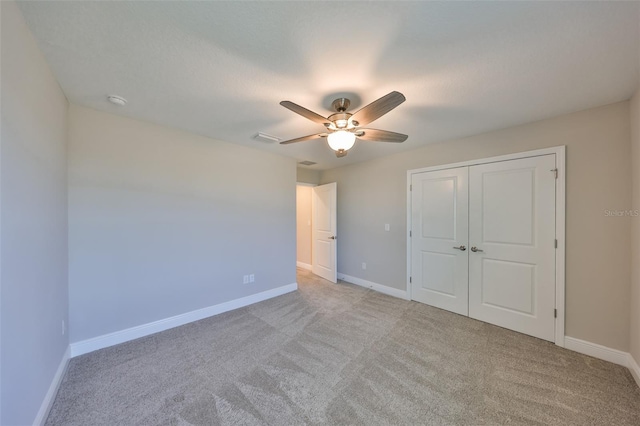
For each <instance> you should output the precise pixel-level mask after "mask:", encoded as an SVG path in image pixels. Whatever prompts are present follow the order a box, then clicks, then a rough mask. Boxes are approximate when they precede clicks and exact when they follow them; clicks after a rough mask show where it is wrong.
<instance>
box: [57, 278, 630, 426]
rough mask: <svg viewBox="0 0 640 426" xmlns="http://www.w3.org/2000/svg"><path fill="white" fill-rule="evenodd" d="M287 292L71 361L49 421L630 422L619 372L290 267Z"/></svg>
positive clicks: (626, 386) (623, 372)
mask: <svg viewBox="0 0 640 426" xmlns="http://www.w3.org/2000/svg"><path fill="white" fill-rule="evenodd" d="M298 282H299V285H300V289H299V291H297V292H295V293H290V294H287V295H284V296H280V297H278V298H275V299H271V300H268V301H265V302H262V303H258V304H256V305H252V306H249V307H246V308H242V309H238V310H236V311H233V312H228V313H225V314H221V315H218V316H215V317H212V318H208V319H205V320H202V321H198V322H196V323H191V324H188V325H185V326H182V327H178V328H174V329H171V330H168V331H165V332H162V333H158V334H155V335H152V336H148V337H145V338H142V339H138V340H135V341H132V342H128V343H124V344H121V345H118V346H114V347H111V348H107V349H103V350H100V351H96V352H93V353H90V354H87V355H84V356H80V357H77V358H74V359H72V360H71V362H70V365H69V369H68V372H67V375H66V377H65V379H64V381H63V383H62V386H61V388H60V391H59V393H58V395H57V397H56V400H55V403H54V405H53V408H52V410H51V413H50V415H49V418H48V419H47V424H48V425H83V426H89V425H217V424H229V425H236V424H247V425H262V424H270V425H294V424H353V425H377V424H385V425H391V424H393V425H400V424H410V425H416V424H437V425H448V424H450V425H483V424H552V425H560V424H571V425H595V424H599V425H640V389H639V388H638V387H637V386H636V384H635V382H634V381H633V378H632V377H631V375H630V373H629V372H628V370H627V369H625V368H623V367H620V366H617V365H614V364H611V363H608V362H604V361H600V360H597V359H594V358H590V357H587V356H583V355H580V354H577V353H574V352H571V351H568V350H564V349H561V348H558V347H556V346H554V345H553V344H550V343H547V342H544V341H542V340H538V339H535V338H532V337H528V336H524V335H521V334H518V333H514V332H512V331H508V330H505V329H502V328H499V327H495V326H492V325H489V324H484V323H481V322H478V321H474V320H471V319H469V318H465V317H462V316H459V315H456V314H452V313H449V312H446V311H442V310H439V309H436V308H432V307H429V306H426V305H423V304H420V303H416V302H408V301H404V300H400V299H395V298H392V297H388V296H385V295H382V294H379V293H376V292H373V291H371V290H367V289H364V288H360V287H357V286H354V285H350V284H345V283H339V284H337V285H336V284H330V283H328V282H326V281H324V280H322V279H320V278H317V277H315V276H314V275H311V274H310V273H308V272H306V271H303V270H299V271H298Z"/></svg>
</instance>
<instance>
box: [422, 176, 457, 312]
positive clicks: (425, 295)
mask: <svg viewBox="0 0 640 426" xmlns="http://www.w3.org/2000/svg"><path fill="white" fill-rule="evenodd" d="M467 182H468V168H467V167H461V168H456V169H448V170H440V171H433V172H425V173H418V174H415V175H413V176H412V180H411V187H412V189H411V209H412V212H411V218H412V219H411V228H412V229H411V256H412V259H411V299H412V300H417V301H419V302H422V303H426V304H428V305H432V306H435V307H438V308H442V309H446V310H449V311H452V312H456V313H459V314H462V315H467V314H468V286H469V283H468V274H469V269H468V259H469V257H468V253H469V251H468V249H467V247H466V245H467V236H468V184H467Z"/></svg>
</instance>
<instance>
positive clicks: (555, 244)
mask: <svg viewBox="0 0 640 426" xmlns="http://www.w3.org/2000/svg"><path fill="white" fill-rule="evenodd" d="M554 246H555V247H556V248H558V239H557V238H556V240H555V243H554Z"/></svg>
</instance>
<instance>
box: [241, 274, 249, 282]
mask: <svg viewBox="0 0 640 426" xmlns="http://www.w3.org/2000/svg"><path fill="white" fill-rule="evenodd" d="M242 283H243V284H249V275H245V276H243V277H242Z"/></svg>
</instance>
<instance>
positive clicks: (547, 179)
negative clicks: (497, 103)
mask: <svg viewBox="0 0 640 426" xmlns="http://www.w3.org/2000/svg"><path fill="white" fill-rule="evenodd" d="M555 162H556V161H555V154H551V155H545V156H540V157H531V158H524V159H518V160H510V161H504V162H498V163H489V164H483V165H478V166H472V167H470V168H469V194H470V199H469V218H470V220H469V246H470V247H469V316H470V317H471V318H475V319H478V320H481V321H485V322H489V323H492V324H496V325H499V326H501V327H505V328H509V329H511V330H515V331H519V332H522V333H526V334H529V335H531V336H535V337H539V338H541V339H545V340H550V341H553V340H554V331H555V320H554V308H555V284H556V283H555V174H554V172H553V171H552V170H554V169H555V168H556V166H555Z"/></svg>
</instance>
